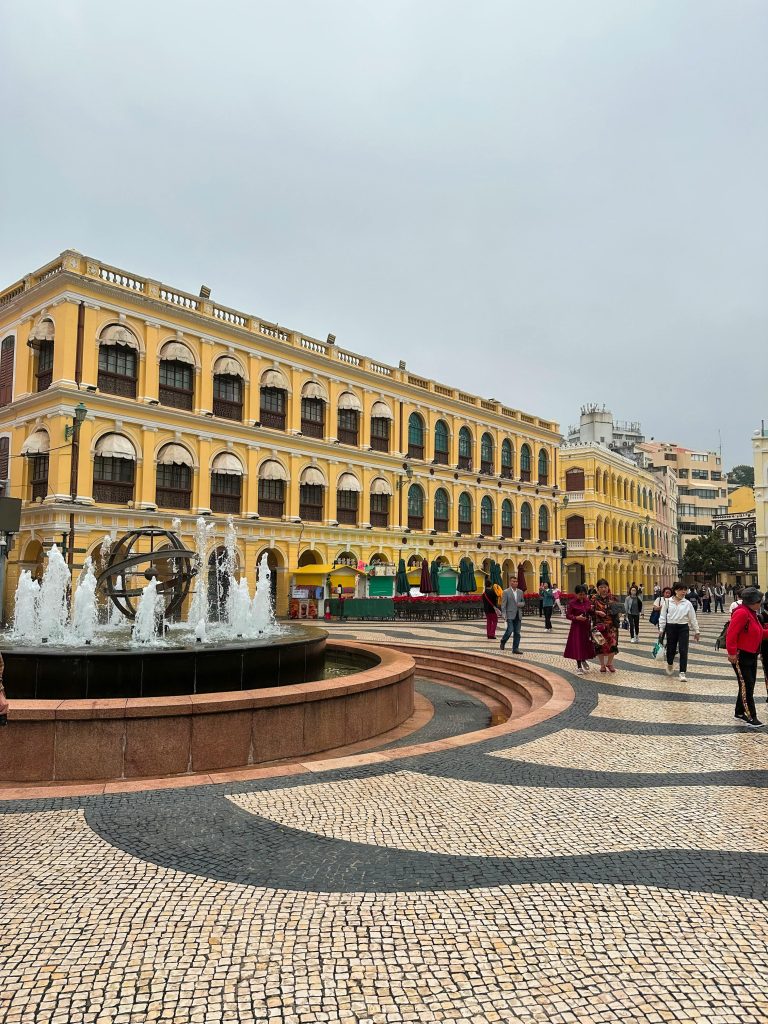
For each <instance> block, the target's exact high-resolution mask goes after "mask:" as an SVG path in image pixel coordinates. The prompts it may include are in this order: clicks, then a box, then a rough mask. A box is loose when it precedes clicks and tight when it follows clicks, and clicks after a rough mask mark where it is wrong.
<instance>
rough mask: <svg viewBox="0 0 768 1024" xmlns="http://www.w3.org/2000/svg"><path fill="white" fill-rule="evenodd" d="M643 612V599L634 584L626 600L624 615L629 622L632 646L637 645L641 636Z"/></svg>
mask: <svg viewBox="0 0 768 1024" xmlns="http://www.w3.org/2000/svg"><path fill="white" fill-rule="evenodd" d="M642 611H643V599H642V598H641V597H640V593H639V591H638V589H637V587H636V586H635V585H634V583H633V584H632V586H631V587H630V588H629V593H628V594H627V596H626V597H625V599H624V614H625V615H626V616H627V621H628V622H629V642H630V643H631V644H636V643H637V638H638V636H639V635H640V615H641V613H642Z"/></svg>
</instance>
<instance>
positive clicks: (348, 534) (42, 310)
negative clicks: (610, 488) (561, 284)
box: [0, 251, 560, 613]
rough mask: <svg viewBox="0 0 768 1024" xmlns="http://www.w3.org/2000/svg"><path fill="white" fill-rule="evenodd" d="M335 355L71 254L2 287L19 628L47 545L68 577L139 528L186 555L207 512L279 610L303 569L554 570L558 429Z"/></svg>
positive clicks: (7, 462) (1, 446)
mask: <svg viewBox="0 0 768 1024" xmlns="http://www.w3.org/2000/svg"><path fill="white" fill-rule="evenodd" d="M334 341H335V339H334V338H333V337H332V336H329V337H328V339H327V340H326V341H321V340H317V339H314V338H311V337H309V336H308V335H305V334H302V333H301V332H298V331H293V330H289V329H287V328H284V327H282V326H278V325H277V324H274V323H269V322H267V321H265V320H262V319H260V318H259V317H256V316H253V315H251V314H247V313H242V312H239V311H237V310H234V309H229V308H227V307H225V306H221V305H218V303H216V302H214V301H213V300H212V299H211V298H210V294H209V292H208V291H207V289H201V294H200V295H194V294H191V293H188V292H182V291H179V290H177V289H175V288H172V287H170V286H168V285H164V284H161V283H160V282H158V281H155V280H151V279H149V278H146V277H141V276H139V275H137V274H133V273H128V272H127V271H124V270H120V269H118V268H115V267H112V266H109V265H107V264H104V263H102V262H100V261H98V260H95V259H91V258H89V257H85V256H82V255H81V254H79V253H77V252H72V251H67V252H65V253H63V254H62V255H61V256H60V257H59V258H58V259H56V260H54V261H53V262H52V263H50V264H48V265H47V266H45V267H43V268H41V269H40V270H38V271H36V272H35V273H32V274H29V275H27V276H26V277H24V278H23V279H21V280H20V281H18V282H17V283H15V284H13V285H12V286H11V287H9V288H6V289H5V290H4V291H2V292H0V346H1V348H0V481H4V494H5V495H6V496H11V497H17V498H20V499H21V500H22V503H23V504H22V522H21V530H20V533H19V534H18V535H17V536H16V537H15V538H14V544H13V547H12V550H11V552H10V556H9V562H8V572H7V579H6V588H5V599H6V603H5V608H6V612H7V611H8V610H9V601H10V595H12V594H13V591H14V588H15V585H16V582H17V580H18V576H19V573H20V571H21V570H22V569H24V568H28V569H30V570H32V571H33V572H34V573H37V574H40V573H41V571H42V569H43V566H44V557H45V556H44V552H45V550H46V549H47V547H48V546H49V545H50V544H51V543H52V542H54V541H55V542H57V543H60V544H61V543H65V544H66V545H68V547H69V548H70V551H69V558H70V561H71V562H72V564H73V568H75V569H77V567H78V566H80V565H82V563H83V561H84V559H85V557H86V555H89V554H90V555H94V556H96V557H97V558H98V554H99V550H100V545H101V543H102V540H103V538H104V536H105V534H107V533H109V534H111V535H112V536H113V537H116V536H117V535H119V534H121V533H123V532H127V531H129V530H132V529H135V528H139V527H142V526H157V527H161V528H164V529H169V528H171V526H172V524H173V522H174V520H177V521H178V523H177V526H176V528H177V529H178V531H179V532H180V534H181V537H182V539H183V541H184V542H185V543H186V544H187V545H188V546H190V547H192V546H193V545H194V534H195V524H196V520H197V518H198V517H199V516H204V517H206V519H207V521H208V522H211V523H213V524H214V530H213V531H212V535H211V537H212V539H211V553H210V557H211V559H212V563H211V564H214V562H215V557H216V553H217V545H221V544H222V543H223V536H224V529H225V526H226V518H227V516H229V515H231V516H233V517H234V521H235V525H236V527H237V533H238V552H237V554H238V558H239V563H240V569H241V571H245V573H246V574H247V577H248V580H249V583H250V584H251V588H252V587H253V582H254V577H255V567H256V563H257V560H258V559H259V558H260V556H261V554H262V553H263V552H266V553H267V555H268V559H269V563H270V565H271V567H272V568H273V569H274V570H275V571H274V572H273V583H274V584H275V586H276V597H277V605H278V612H279V613H284V612H285V611H286V609H287V604H288V597H289V594H288V588H289V581H290V577H291V573H292V571H293V570H295V569H296V568H298V567H300V566H301V567H303V566H307V565H313V564H318V565H327V564H332V563H333V562H334V561H340V562H344V563H347V564H355V565H359V564H361V563H362V564H363V565H373V564H376V563H379V564H392V563H396V562H397V561H398V559H399V558H401V557H403V558H405V559H406V561H408V560H411V561H413V560H416V559H417V557H418V556H421V557H428V558H429V559H430V560H431V559H433V558H439V559H441V560H442V561H444V562H447V563H449V564H450V565H452V566H456V565H458V562H459V560H460V559H461V558H462V557H463V556H468V557H470V558H471V559H472V560H473V561H474V563H475V565H476V566H481V565H482V564H483V562H485V561H486V560H488V559H491V558H492V559H495V560H497V561H499V562H501V563H502V564H503V566H504V571H505V573H507V574H508V575H513V574H516V573H517V570H518V567H519V565H520V564H522V565H523V568H524V571H525V572H526V578H527V582H528V585H529V586H530V587H533V586H535V585H536V583H537V581H538V578H539V574H540V572H541V570H542V565H543V563H544V562H545V561H546V562H548V563H549V567H550V571H551V572H552V575H553V576H554V575H555V572H556V561H555V560H556V557H557V553H558V547H559V546H558V545H557V540H558V537H557V523H556V504H557V494H558V489H557V461H556V460H557V451H558V448H557V446H558V443H559V440H560V438H559V431H558V427H557V424H555V423H552V422H550V421H549V420H544V419H540V418H538V417H536V416H532V415H528V414H526V413H523V412H520V411H519V410H517V409H514V408H510V407H508V406H506V405H504V404H503V403H502V402H500V401H497V400H495V399H483V398H480V397H478V396H476V395H471V394H467V393H466V392H464V391H462V390H460V389H458V388H455V387H451V386H449V385H444V384H440V383H437V382H435V381H433V380H431V379H427V378H424V377H421V376H418V375H416V374H414V373H411V372H410V371H409V370H407V369H406V367H405V365H404V364H401V365H400V366H399V367H393V366H388V365H385V364H383V363H380V362H377V361H375V360H372V359H369V358H367V357H366V356H363V355H358V354H356V353H354V352H350V351H346V350H345V349H342V348H340V347H338V346H337V345H336V344H335V343H334ZM76 410H79V415H80V417H81V418H82V423H81V424H80V423H78V418H77V413H76ZM73 426H74V437H72V434H73ZM73 442H74V443H73ZM70 523H72V525H73V527H74V544H73V543H72V542H71V538H70ZM218 550H220V548H219V549H218Z"/></svg>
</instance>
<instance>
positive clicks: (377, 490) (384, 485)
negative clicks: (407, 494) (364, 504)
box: [371, 476, 392, 527]
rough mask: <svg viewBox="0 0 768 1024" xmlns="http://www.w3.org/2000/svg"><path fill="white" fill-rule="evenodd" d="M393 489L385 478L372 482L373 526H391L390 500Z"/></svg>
mask: <svg viewBox="0 0 768 1024" xmlns="http://www.w3.org/2000/svg"><path fill="white" fill-rule="evenodd" d="M391 496H392V488H391V486H390V484H389V481H388V480H385V479H384V477H383V476H377V477H376V479H375V480H373V481H372V482H371V526H378V527H386V526H389V500H390V498H391Z"/></svg>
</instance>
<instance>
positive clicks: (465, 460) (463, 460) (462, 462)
mask: <svg viewBox="0 0 768 1024" xmlns="http://www.w3.org/2000/svg"><path fill="white" fill-rule="evenodd" d="M459 469H472V456H471V455H460V456H459Z"/></svg>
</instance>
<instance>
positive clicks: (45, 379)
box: [37, 370, 53, 391]
mask: <svg viewBox="0 0 768 1024" xmlns="http://www.w3.org/2000/svg"><path fill="white" fill-rule="evenodd" d="M52 383H53V370H42V371H41V372H40V373H38V375H37V390H38V391H47V390H48V388H49V387H50V386H51V384H52Z"/></svg>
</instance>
